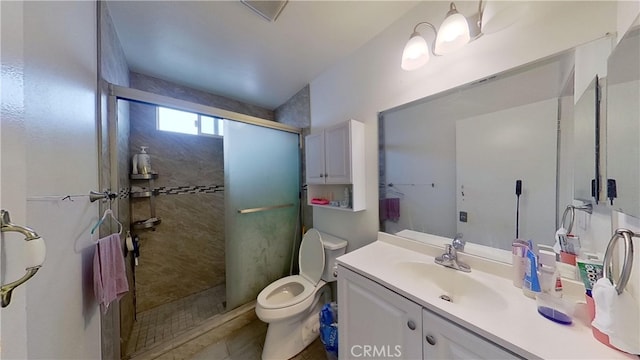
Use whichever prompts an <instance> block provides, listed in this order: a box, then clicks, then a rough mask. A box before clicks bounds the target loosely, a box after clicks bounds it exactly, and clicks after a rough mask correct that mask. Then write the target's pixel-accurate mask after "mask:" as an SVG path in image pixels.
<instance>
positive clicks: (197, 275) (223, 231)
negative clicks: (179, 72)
mask: <svg viewBox="0 0 640 360" xmlns="http://www.w3.org/2000/svg"><path fill="white" fill-rule="evenodd" d="M110 94H111V96H110V97H109V109H108V115H109V138H110V141H109V157H110V159H111V161H110V164H111V168H112V169H117V171H116V173H114V172H112V173H111V179H110V184H108V185H109V186H108V187H110V188H112V189H116V188H117V189H118V190H119V195H120V197H119V201H118V202H119V204H118V205H119V206H118V215H119V217H120V219H121V220H122V221H123V222H124V221H126V222H128V223H130V224H131V225H132V226H131V229H130V231H131V233H132V235H133V236H134V237H136V236H137V237H138V238H139V240H140V241H139V243H140V257H139V258H138V260H139V261H138V265H137V266H136V265H135V262H134V258H133V256H132V255H131V254H130V255H128V260H129V261H128V262H127V264H128V265H130V266H129V269H128V270H129V271H130V274H131V276H130V281H132V282H133V284H134V286H131V288H132V289H133V291H132V294H131V295H129V297H128V298H127V299H125V303H124V304H123V305H122V306H121V311H120V312H121V314H120V324H121V326H120V332H121V337H122V338H124V339H129V341H128V343H129V344H128V345H129V346H128V350H127V351H123V353H128V355H131V353H142V352H144V351H145V350H148V349H149V348H150V347H153V346H155V345H158V343H159V342H166V341H169V340H171V339H172V338H173V337H175V335H176V334H180V333H181V332H184V331H186V330H188V326H189V321H191V322H192V323H195V322H197V321H196V320H194V319H195V318H198V321H199V320H202V319H201V318H202V317H207V316H210V315H216V314H219V313H221V312H224V311H228V310H231V309H234V308H236V307H239V306H241V305H243V304H246V303H249V302H251V301H253V300H255V298H256V297H257V294H258V292H260V290H262V289H263V288H264V287H265V286H267V285H268V284H269V283H270V282H272V281H274V280H276V279H278V278H281V277H283V276H285V275H287V274H288V273H289V271H290V268H291V263H292V260H293V259H292V256H293V254H294V253H295V250H296V249H297V248H296V246H297V245H298V242H299V237H300V234H299V232H300V225H299V223H300V131H299V129H297V128H293V127H290V126H287V125H283V124H279V123H275V122H272V121H268V120H262V119H258V118H254V117H251V116H246V115H242V114H237V113H232V112H228V111H224V110H221V109H217V108H213V107H209V106H204V105H199V104H194V103H190V102H186V101H182V100H176V99H173V98H168V97H165V96H160V95H155V94H151V93H147V92H144V91H140V90H135V89H131V88H124V87H119V86H115V85H111V86H110ZM159 107H163V108H169V109H177V110H181V111H185V112H189V113H193V114H199V116H206V117H212V118H215V119H224V120H221V123H223V124H224V125H222V126H223V127H224V134H223V136H213V137H212V136H200V135H202V134H200V133H199V132H197V134H200V135H185V134H176V133H171V132H165V131H161V130H158V128H157V125H158V124H157V117H156V114H157V111H158V110H157V109H158V108H159ZM118 127H127V129H121V128H120V129H119V128H118ZM123 136H126V137H127V141H123V139H122V137H123ZM140 146H148V147H149V153H150V154H151V159H152V161H151V169H152V170H153V172H154V173H155V174H156V175H154V180H153V181H152V182H147V181H145V180H142V181H141V180H139V178H138V177H135V176H133V177H132V176H131V171H132V166H131V162H132V161H131V160H132V155H133V154H135V153H137V152H139V147H140ZM123 173H124V174H123ZM141 193H142V194H145V196H138V194H141ZM150 202H151V203H150ZM150 217H157V218H159V219H160V220H161V222H160V223H159V224H157V225H156V226H153V227H151V226H150V227H148V228H144V226H140V224H143V223H144V221H145V220H147V219H149V218H150ZM192 300H193V301H192ZM190 311H195V312H196V313H190ZM154 312H155V313H154ZM136 317H137V318H138V321H135V322H134V321H133V319H135V318H136ZM150 319H151V320H150ZM163 322H165V323H167V324H171V325H170V326H169V328H163V326H162V325H161V323H163ZM141 323H147V324H149V323H151V325H150V329H151V330H148V329H146V328H145V329H140V326H141V325H142V324H141ZM151 331H155V335H149V333H150V332H151ZM123 350H125V349H123Z"/></svg>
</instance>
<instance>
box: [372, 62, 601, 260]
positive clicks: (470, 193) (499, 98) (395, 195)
mask: <svg viewBox="0 0 640 360" xmlns="http://www.w3.org/2000/svg"><path fill="white" fill-rule="evenodd" d="M573 67H574V55H573V52H572V51H570V52H565V53H562V54H558V55H556V56H553V57H550V58H547V59H544V60H541V61H538V62H535V63H532V64H528V65H526V66H523V67H520V68H517V69H513V70H511V71H507V72H505V73H501V74H498V75H495V76H492V77H489V78H487V79H484V80H481V81H479V82H476V83H474V84H469V85H465V86H462V87H460V88H457V89H453V90H450V91H447V92H445V93H441V94H437V95H434V96H430V97H428V98H425V99H422V100H419V101H415V102H413V103H410V104H406V105H403V106H400V107H397V108H393V109H390V110H387V111H383V112H382V113H381V116H380V123H379V136H380V161H379V164H380V179H379V180H380V209H381V211H380V228H381V231H384V232H387V233H392V234H397V233H399V232H400V233H402V232H403V230H414V231H418V232H423V233H429V234H434V235H439V236H444V237H448V238H452V237H454V235H455V234H456V233H459V232H461V233H463V234H464V238H465V239H466V240H467V241H469V242H473V243H476V244H481V245H487V246H490V247H493V248H499V249H505V250H510V249H511V244H512V242H513V240H514V239H515V238H521V239H532V240H533V241H534V242H535V243H537V244H546V245H552V244H553V242H554V233H555V230H556V229H557V221H558V212H559V210H560V211H561V210H563V209H564V206H565V205H566V203H565V202H564V199H570V198H571V197H572V193H571V190H570V188H571V187H570V186H568V187H565V188H566V189H565V188H563V187H562V186H560V182H559V181H558V180H559V179H560V178H561V177H563V176H564V177H567V179H565V180H564V182H565V183H571V182H572V179H571V175H570V173H568V174H563V170H565V169H561V168H560V166H559V165H558V164H559V159H560V157H563V156H569V154H567V153H561V151H559V149H561V148H563V147H562V146H561V145H560V142H561V141H560V140H561V138H562V136H573V134H572V133H569V134H561V132H560V131H559V129H561V128H562V123H563V122H564V121H569V122H572V121H573V103H574V101H573ZM568 131H569V132H571V131H572V129H571V128H569V130H568ZM592 152H593V150H592ZM590 177H593V174H590ZM517 183H519V184H521V186H520V187H519V189H520V190H521V191H519V192H518V191H517V190H516V188H517V185H516V184H517ZM563 191H564V192H567V193H568V194H560V193H561V192H563ZM559 199H563V200H559ZM561 201H562V203H561ZM559 208H560V209H559Z"/></svg>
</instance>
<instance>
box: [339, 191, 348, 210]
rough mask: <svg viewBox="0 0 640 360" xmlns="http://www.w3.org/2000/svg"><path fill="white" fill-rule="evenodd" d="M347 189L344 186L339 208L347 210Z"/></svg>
mask: <svg viewBox="0 0 640 360" xmlns="http://www.w3.org/2000/svg"><path fill="white" fill-rule="evenodd" d="M349 201H350V199H349V188H348V187H346V186H345V188H344V195H342V202H341V203H340V207H343V208H348V207H349Z"/></svg>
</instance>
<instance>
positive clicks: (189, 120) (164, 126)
mask: <svg viewBox="0 0 640 360" xmlns="http://www.w3.org/2000/svg"><path fill="white" fill-rule="evenodd" d="M197 121H198V115H197V114H194V113H190V112H186V111H180V110H173V109H167V108H163V107H159V108H158V130H163V131H173V132H178V133H183V134H192V135H198V126H197Z"/></svg>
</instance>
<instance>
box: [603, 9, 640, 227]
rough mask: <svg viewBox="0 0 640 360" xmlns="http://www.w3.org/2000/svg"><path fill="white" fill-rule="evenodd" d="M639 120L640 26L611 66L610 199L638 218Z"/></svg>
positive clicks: (613, 57) (617, 51)
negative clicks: (612, 182)
mask: <svg viewBox="0 0 640 360" xmlns="http://www.w3.org/2000/svg"><path fill="white" fill-rule="evenodd" d="M637 22H638V21H636V23H637ZM639 119H640V26H637V27H635V28H634V29H632V30H630V31H629V32H628V33H627V34H626V35H625V37H624V38H623V39H622V41H620V43H619V44H618V46H617V47H616V48H615V50H614V52H613V53H612V54H611V56H610V57H609V61H608V65H607V178H608V183H607V187H608V189H607V190H608V195H607V197H610V201H611V202H612V205H613V208H614V209H615V210H618V211H620V212H623V213H625V214H627V215H631V216H635V217H638V218H640V147H639V146H638V139H640V120H639ZM612 180H615V185H616V193H617V194H616V198H613V194H611V191H610V187H611V185H612V184H611V181H612Z"/></svg>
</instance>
